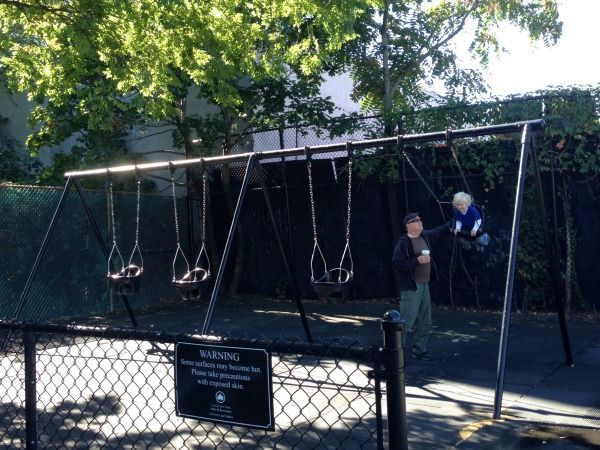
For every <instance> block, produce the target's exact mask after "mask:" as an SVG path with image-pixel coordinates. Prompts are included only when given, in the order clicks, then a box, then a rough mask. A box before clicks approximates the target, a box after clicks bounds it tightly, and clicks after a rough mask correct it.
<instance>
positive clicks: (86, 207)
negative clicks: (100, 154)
mask: <svg viewBox="0 0 600 450" xmlns="http://www.w3.org/2000/svg"><path fill="white" fill-rule="evenodd" d="M75 188H76V189H77V193H78V194H79V198H80V199H81V203H82V204H83V209H84V210H85V214H86V215H87V217H88V219H89V221H90V225H91V226H92V230H93V231H94V236H96V240H97V241H98V244H100V249H101V250H102V253H103V254H104V257H105V258H107V259H108V254H109V251H108V247H107V246H106V243H105V242H104V239H103V238H102V233H101V232H100V228H99V227H98V223H97V222H96V219H95V218H94V214H93V213H92V210H91V208H90V205H89V204H88V202H87V200H86V199H85V195H84V192H83V188H82V187H81V182H80V181H79V180H75ZM110 268H111V271H114V267H113V264H112V262H110ZM120 297H121V301H122V302H123V305H125V309H126V310H127V314H129V319H130V320H131V324H132V325H133V327H134V328H137V326H138V322H137V319H136V318H135V315H134V314H133V310H132V309H131V305H130V304H129V300H128V299H127V297H126V296H125V295H121V296H120Z"/></svg>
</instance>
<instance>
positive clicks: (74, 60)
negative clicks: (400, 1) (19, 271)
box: [0, 0, 368, 151]
mask: <svg viewBox="0 0 600 450" xmlns="http://www.w3.org/2000/svg"><path fill="white" fill-rule="evenodd" d="M367 5H368V3H367V2H366V1H362V0H333V1H321V0H300V1H296V0H294V1H292V0H274V1H273V0H256V1H253V2H251V3H249V4H244V3H240V2H238V1H233V0H207V1H201V2H198V1H191V0H175V1H161V0H134V1H126V2H123V1H117V0H93V1H92V0H75V1H72V2H68V3H65V2H62V1H59V0H43V1H40V2H35V3H25V2H19V1H15V2H10V3H6V4H4V3H2V2H0V17H2V21H1V22H0V55H1V56H0V65H1V67H3V68H4V70H5V72H6V76H7V79H8V82H9V86H10V88H11V89H12V90H14V91H26V92H28V94H29V96H30V99H31V100H33V101H35V102H36V103H38V104H39V105H40V108H42V109H48V111H52V112H53V113H55V112H56V111H58V110H63V109H64V108H68V109H70V110H71V113H72V114H73V115H74V116H76V117H79V118H82V119H84V123H81V122H78V124H79V125H81V126H82V128H83V129H87V130H93V131H108V130H111V129H112V130H119V129H122V128H121V125H120V123H119V118H118V117H116V116H118V115H119V114H121V112H122V111H126V110H128V109H129V108H128V105H133V106H135V108H137V110H138V114H139V120H140V121H143V120H144V119H154V120H173V119H174V118H176V117H177V116H178V115H179V114H180V113H181V108H180V106H179V104H178V102H179V99H180V98H182V95H185V94H182V92H184V93H185V92H186V90H187V88H188V87H189V86H190V85H191V84H195V85H197V86H200V87H202V88H203V89H204V92H208V93H209V95H210V97H209V98H210V101H211V102H212V103H214V104H216V105H218V107H219V108H223V109H227V110H240V109H247V108H246V107H244V106H243V104H244V102H245V101H246V100H245V99H244V93H243V92H241V87H243V85H244V80H246V81H247V80H252V82H258V83H260V82H261V80H265V79H269V78H271V79H281V78H284V77H286V76H287V75H288V73H289V70H290V68H291V69H293V70H294V71H297V73H298V74H299V75H300V76H302V77H306V76H312V75H314V74H318V73H319V71H320V70H321V68H322V66H323V64H324V62H325V61H326V60H327V59H328V57H329V55H330V54H331V53H332V52H334V51H337V50H339V49H340V48H341V46H342V45H343V44H345V43H346V42H348V41H349V40H350V39H352V38H353V37H354V30H353V24H354V21H355V18H356V17H357V16H358V15H359V14H360V13H361V11H364V10H365V8H366V6H367ZM115 111H116V112H115ZM32 122H33V124H34V125H35V126H37V127H40V132H39V133H36V134H37V136H36V137H34V138H32V139H30V140H29V143H28V145H30V148H31V149H32V150H33V151H37V149H39V148H40V146H41V145H51V144H53V143H56V140H57V139H59V137H60V136H62V135H64V133H63V131H64V130H62V131H61V130H50V128H55V127H56V119H52V118H50V116H49V114H43V113H41V112H40V111H39V110H38V111H36V113H34V115H33V116H32Z"/></svg>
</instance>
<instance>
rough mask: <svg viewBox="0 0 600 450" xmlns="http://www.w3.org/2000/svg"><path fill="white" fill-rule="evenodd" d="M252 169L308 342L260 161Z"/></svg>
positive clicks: (304, 314) (309, 338) (308, 332)
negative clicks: (255, 175) (256, 177)
mask: <svg viewBox="0 0 600 450" xmlns="http://www.w3.org/2000/svg"><path fill="white" fill-rule="evenodd" d="M254 169H255V172H256V174H257V175H258V180H259V182H260V187H261V190H262V192H263V196H264V198H265V203H266V204H267V210H268V212H269V217H270V219H271V224H272V225H273V231H274V232H275V242H276V243H277V247H279V254H280V255H281V260H282V262H283V267H284V268H285V272H286V274H287V277H288V281H289V282H290V286H291V288H292V295H293V296H294V300H295V301H296V306H297V307H298V312H299V313H300V319H301V320H302V326H303V327H304V333H305V334H306V339H308V342H313V337H312V333H311V332H310V326H309V325H308V320H307V319H306V313H305V312H304V305H303V304H302V300H301V299H300V294H299V293H298V287H297V286H296V281H295V280H294V277H293V276H292V270H291V269H290V265H289V263H288V258H287V255H286V253H285V250H284V248H283V243H282V242H281V236H280V235H279V228H278V227H277V221H276V220H275V214H273V206H272V204H271V197H270V196H269V189H268V187H267V184H266V183H265V179H264V177H263V176H262V166H261V165H260V161H257V160H254Z"/></svg>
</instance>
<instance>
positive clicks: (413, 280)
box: [392, 212, 450, 361]
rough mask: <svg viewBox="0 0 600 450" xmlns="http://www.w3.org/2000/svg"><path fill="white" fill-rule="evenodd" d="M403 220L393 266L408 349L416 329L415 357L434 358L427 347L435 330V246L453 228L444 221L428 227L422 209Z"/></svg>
mask: <svg viewBox="0 0 600 450" xmlns="http://www.w3.org/2000/svg"><path fill="white" fill-rule="evenodd" d="M403 223H404V227H405V228H406V233H405V234H403V235H402V236H400V238H399V239H398V242H397V243H396V246H395V247H394V254H393V256H392V267H393V269H394V271H395V272H396V275H397V280H398V283H399V287H400V301H399V303H400V305H399V306H400V314H401V315H402V318H403V319H404V321H405V332H404V347H405V349H406V342H407V335H408V333H409V332H413V333H414V336H413V339H412V355H413V357H414V358H417V359H421V360H425V361H430V360H431V359H432V358H431V356H430V354H429V352H428V349H427V344H428V342H429V333H430V330H431V295H430V293H429V281H430V279H431V275H432V269H433V270H435V265H434V264H433V259H432V256H431V248H432V245H434V244H435V242H436V241H437V240H438V239H439V238H440V237H441V236H442V235H443V234H444V233H445V232H449V230H450V228H449V227H448V225H446V224H444V225H441V226H439V227H436V228H433V229H430V230H424V229H423V222H422V221H421V216H420V214H419V213H418V212H411V213H408V214H407V215H406V216H404V220H403ZM406 351H407V350H406Z"/></svg>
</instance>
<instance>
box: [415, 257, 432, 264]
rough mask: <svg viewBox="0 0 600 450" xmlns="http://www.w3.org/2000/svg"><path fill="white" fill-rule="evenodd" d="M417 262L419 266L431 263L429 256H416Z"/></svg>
mask: <svg viewBox="0 0 600 450" xmlns="http://www.w3.org/2000/svg"><path fill="white" fill-rule="evenodd" d="M417 261H419V264H427V263H429V262H430V261H431V256H429V255H419V256H417Z"/></svg>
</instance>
